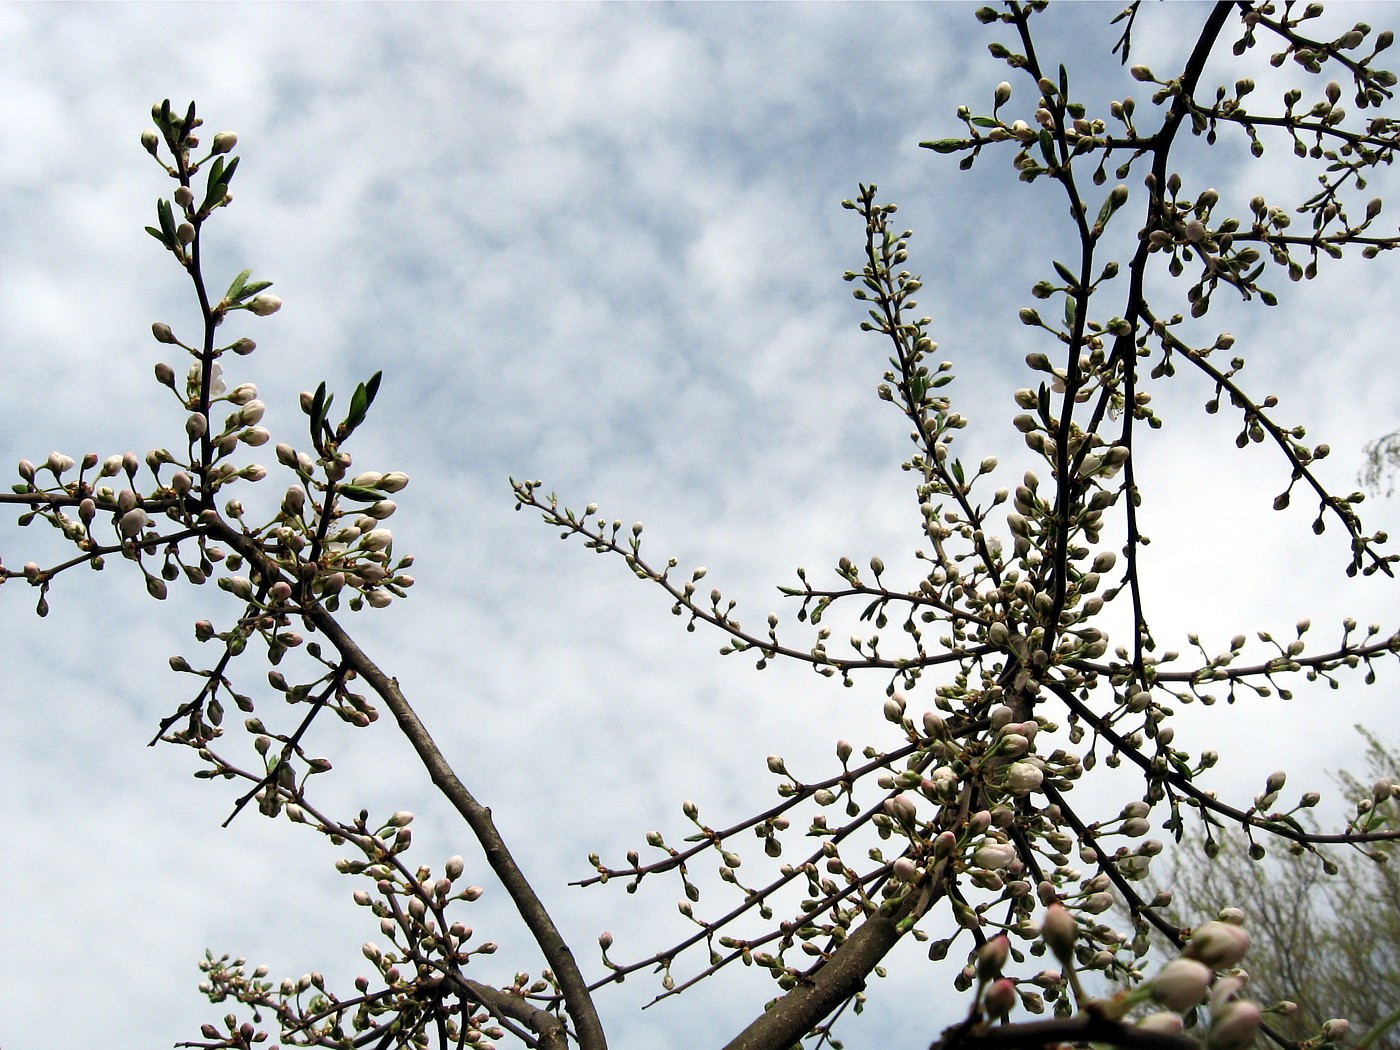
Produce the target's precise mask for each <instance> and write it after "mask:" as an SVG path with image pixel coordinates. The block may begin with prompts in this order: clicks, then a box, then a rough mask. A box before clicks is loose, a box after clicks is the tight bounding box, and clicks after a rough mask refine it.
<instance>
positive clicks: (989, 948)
mask: <svg viewBox="0 0 1400 1050" xmlns="http://www.w3.org/2000/svg"><path fill="white" fill-rule="evenodd" d="M1010 957H1011V938H1009V937H1007V936H1006V934H1004V933H1003V934H1001V935H1000V936H998V937H993V938H992V939H991V940H990V941H988V942H987V943H986V944H984V945H982V947H981V949H980V950H979V951H978V952H977V979H978V980H979V981H981V982H982V983H983V984H985V983H986V982H988V981H990V980H991V979H992V978H994V977H996V976H997V975H998V974H1000V973H1001V968H1002V967H1003V966H1005V965H1006V960H1007V959H1008V958H1010Z"/></svg>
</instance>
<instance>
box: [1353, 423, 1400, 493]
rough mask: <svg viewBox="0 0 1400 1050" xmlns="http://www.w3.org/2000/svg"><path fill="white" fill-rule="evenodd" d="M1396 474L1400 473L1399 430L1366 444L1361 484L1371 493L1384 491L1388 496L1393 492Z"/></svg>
mask: <svg viewBox="0 0 1400 1050" xmlns="http://www.w3.org/2000/svg"><path fill="white" fill-rule="evenodd" d="M1397 473H1400V430H1392V431H1391V432H1390V433H1389V434H1385V435H1383V436H1381V437H1378V438H1376V439H1375V440H1374V441H1368V442H1366V465H1365V466H1364V467H1362V468H1361V483H1362V484H1363V485H1365V486H1366V488H1368V489H1369V490H1370V491H1371V492H1374V493H1379V492H1381V491H1382V490H1384V492H1385V494H1386V495H1387V496H1390V495H1392V494H1394V492H1395V476H1396V474H1397Z"/></svg>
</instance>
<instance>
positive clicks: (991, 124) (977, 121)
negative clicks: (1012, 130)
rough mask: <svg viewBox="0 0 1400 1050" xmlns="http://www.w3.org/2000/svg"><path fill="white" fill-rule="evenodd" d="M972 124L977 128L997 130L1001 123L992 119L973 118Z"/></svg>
mask: <svg viewBox="0 0 1400 1050" xmlns="http://www.w3.org/2000/svg"><path fill="white" fill-rule="evenodd" d="M972 123H973V124H974V125H975V126H977V127H979V128H999V127H1001V121H999V120H997V119H996V118H994V117H973V118H972Z"/></svg>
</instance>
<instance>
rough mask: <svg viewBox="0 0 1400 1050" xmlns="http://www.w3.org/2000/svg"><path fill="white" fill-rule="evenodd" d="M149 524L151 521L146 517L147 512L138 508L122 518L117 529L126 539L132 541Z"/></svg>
mask: <svg viewBox="0 0 1400 1050" xmlns="http://www.w3.org/2000/svg"><path fill="white" fill-rule="evenodd" d="M148 524H150V519H149V518H147V517H146V512H145V511H144V510H142V509H141V508H140V507H136V508H134V509H132V510H129V511H127V512H126V513H125V514H123V515H122V516H121V520H120V521H118V522H117V529H118V531H119V532H121V534H122V536H123V537H124V538H126V539H128V540H130V539H135V538H136V537H137V536H139V535H140V534H141V530H142V529H144V528H145V527H146V526H147V525H148Z"/></svg>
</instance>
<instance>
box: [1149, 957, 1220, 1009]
mask: <svg viewBox="0 0 1400 1050" xmlns="http://www.w3.org/2000/svg"><path fill="white" fill-rule="evenodd" d="M1214 976H1215V975H1214V974H1213V973H1212V972H1211V969H1210V967H1209V966H1207V965H1206V964H1205V963H1202V962H1197V961H1196V960H1195V959H1184V958H1183V959H1173V960H1172V961H1171V962H1169V963H1167V965H1165V966H1163V967H1162V968H1161V970H1159V971H1158V972H1157V976H1156V977H1154V978H1153V979H1152V997H1153V998H1154V999H1156V1000H1157V1001H1158V1002H1159V1003H1161V1004H1162V1005H1163V1006H1165V1007H1167V1009H1169V1010H1176V1011H1178V1012H1182V1011H1185V1010H1189V1009H1191V1007H1193V1006H1195V1005H1196V1004H1197V1003H1199V1002H1200V1001H1201V999H1202V998H1203V997H1204V996H1205V994H1206V989H1207V988H1209V987H1210V982H1211V979H1212V978H1213V977H1214Z"/></svg>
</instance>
